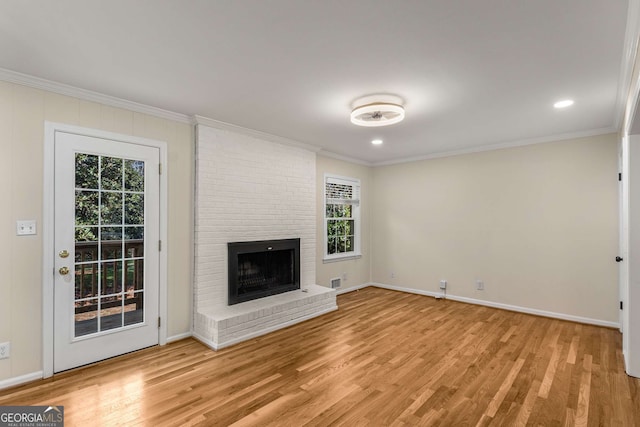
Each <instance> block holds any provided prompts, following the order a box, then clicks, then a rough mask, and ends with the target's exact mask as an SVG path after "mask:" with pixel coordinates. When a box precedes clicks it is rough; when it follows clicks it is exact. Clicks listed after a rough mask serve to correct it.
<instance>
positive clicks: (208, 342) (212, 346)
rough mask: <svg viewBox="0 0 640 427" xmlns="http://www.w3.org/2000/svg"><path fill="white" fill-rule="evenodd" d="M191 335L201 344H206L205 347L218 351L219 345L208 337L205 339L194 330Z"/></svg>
mask: <svg viewBox="0 0 640 427" xmlns="http://www.w3.org/2000/svg"><path fill="white" fill-rule="evenodd" d="M192 336H193V337H194V338H195V339H197V340H198V341H200V342H201V343H202V344H204V345H206V346H207V347H209V348H210V349H212V350H215V351H218V350H219V349H220V347H218V345H217V344H216V343H214V342H213V341H211V340H210V339H207V338H205V337H203V336H202V335H200V334H199V333H197V332H196V331H193V335H192Z"/></svg>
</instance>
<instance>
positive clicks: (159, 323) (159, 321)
mask: <svg viewBox="0 0 640 427" xmlns="http://www.w3.org/2000/svg"><path fill="white" fill-rule="evenodd" d="M159 327H160V318H159V317H158V328H159Z"/></svg>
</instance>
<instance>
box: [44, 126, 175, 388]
mask: <svg viewBox="0 0 640 427" xmlns="http://www.w3.org/2000/svg"><path fill="white" fill-rule="evenodd" d="M56 132H64V133H71V134H76V135H82V136H88V137H94V138H101V139H108V140H113V141H118V142H124V143H129V144H138V145H144V146H149V147H155V148H158V149H159V151H160V164H161V174H160V241H161V242H162V243H163V244H162V250H161V251H160V271H159V279H160V283H159V295H158V297H159V304H160V306H159V307H158V313H159V316H160V318H161V322H160V328H159V329H158V343H159V344H160V345H165V344H166V343H167V312H168V309H167V304H168V289H167V260H168V258H167V252H168V251H167V245H166V242H167V212H168V209H167V143H166V142H164V141H158V140H153V139H148V138H141V137H137V136H130V135H123V134H118V133H113V132H107V131H102V130H98V129H90V128H84V127H80V126H74V125H67V124H63V123H55V122H48V121H45V123H44V174H43V178H44V182H43V210H42V227H41V229H42V245H43V247H42V365H43V366H42V367H43V369H42V370H43V378H48V377H51V376H53V357H54V356H53V354H54V318H53V295H54V292H53V286H54V275H55V269H54V258H55V247H54V243H55V242H54V231H55V230H54V227H55V221H54V219H55V218H54V212H55V210H54V193H55V191H54V190H55V189H54V173H55V136H56Z"/></svg>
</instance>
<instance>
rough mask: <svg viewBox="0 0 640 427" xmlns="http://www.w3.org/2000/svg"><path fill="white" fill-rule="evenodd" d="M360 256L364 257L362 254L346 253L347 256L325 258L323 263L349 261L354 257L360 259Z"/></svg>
mask: <svg viewBox="0 0 640 427" xmlns="http://www.w3.org/2000/svg"><path fill="white" fill-rule="evenodd" d="M359 258H362V254H355V255H345V256H341V257H335V258H323V259H322V263H323V264H328V263H331V262H338V261H349V260H352V259H359Z"/></svg>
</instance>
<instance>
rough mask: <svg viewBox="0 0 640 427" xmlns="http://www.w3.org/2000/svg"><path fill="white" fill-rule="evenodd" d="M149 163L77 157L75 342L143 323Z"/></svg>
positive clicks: (83, 155) (114, 158)
mask: <svg viewBox="0 0 640 427" xmlns="http://www.w3.org/2000/svg"><path fill="white" fill-rule="evenodd" d="M144 169H145V162H144V161H141V160H132V159H126V158H120V157H109V156H100V155H93V154H87V153H76V154H75V261H74V267H75V271H74V273H75V276H74V277H75V295H74V308H75V317H74V322H75V328H74V330H75V337H76V338H77V337H83V336H88V335H94V334H99V333H101V332H105V331H112V330H114V329H119V328H124V327H128V326H131V325H136V324H140V323H143V322H144V299H145V298H144V291H145V287H144V256H145V247H144V232H145V183H144V176H145V174H144Z"/></svg>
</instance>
